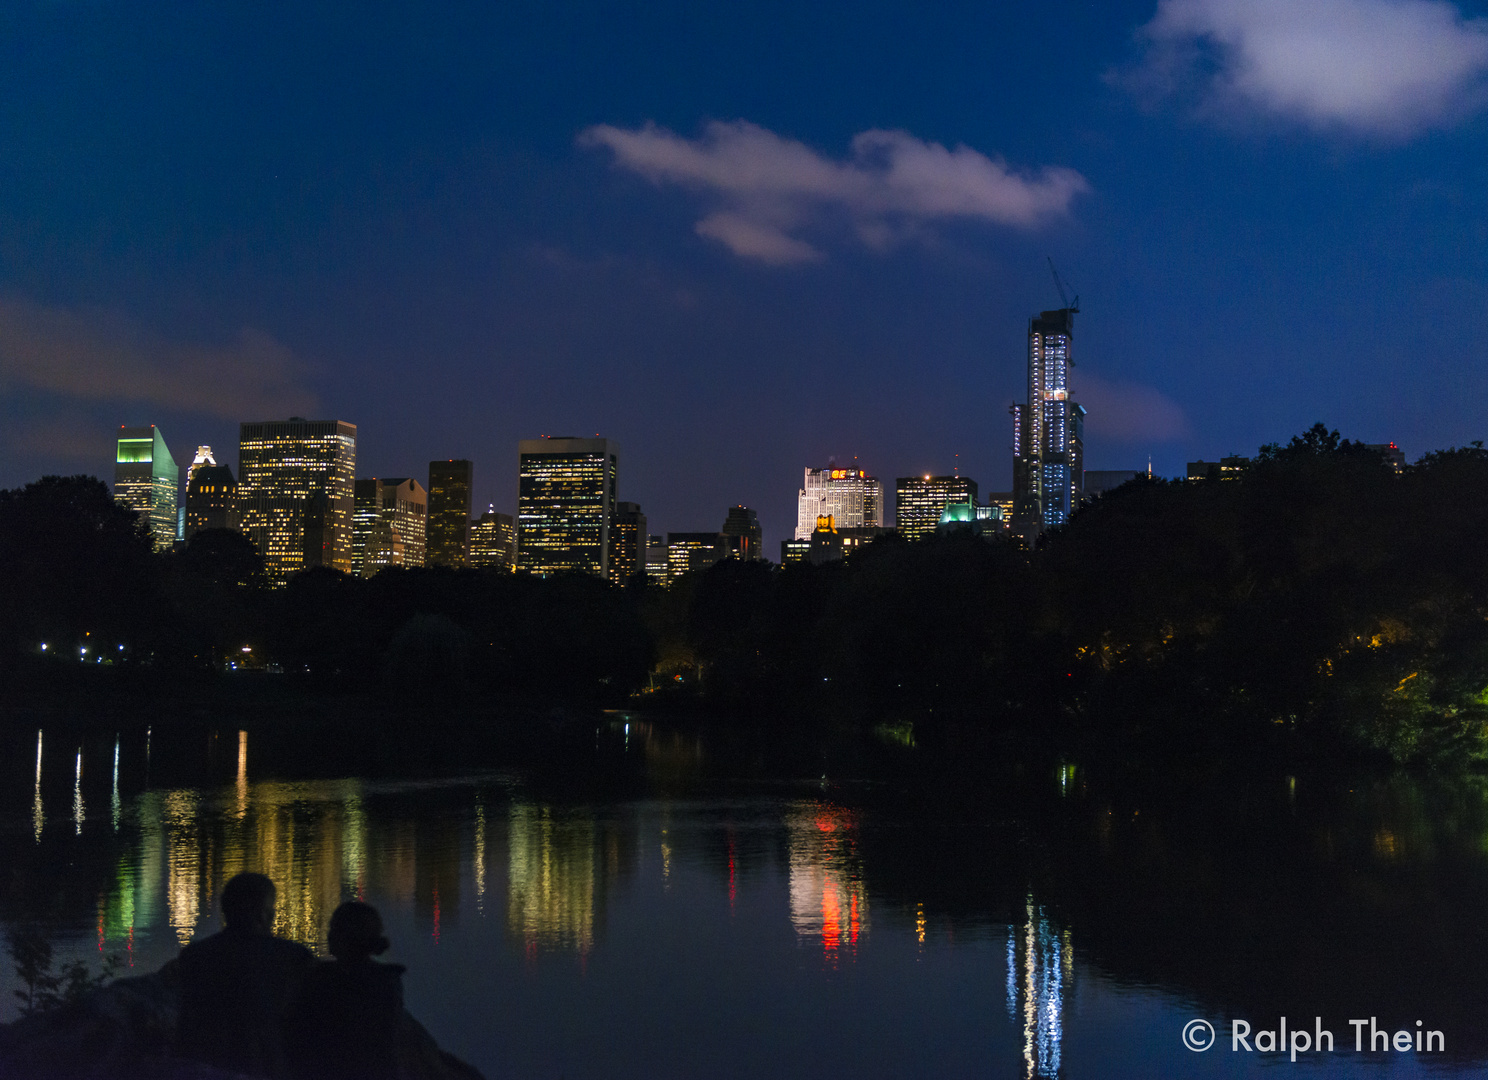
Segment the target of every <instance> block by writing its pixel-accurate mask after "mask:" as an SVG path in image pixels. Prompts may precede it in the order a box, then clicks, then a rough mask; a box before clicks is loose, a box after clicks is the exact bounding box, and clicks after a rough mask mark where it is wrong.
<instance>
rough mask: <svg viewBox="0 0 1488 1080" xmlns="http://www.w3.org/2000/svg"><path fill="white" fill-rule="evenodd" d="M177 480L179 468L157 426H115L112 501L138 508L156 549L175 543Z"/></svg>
mask: <svg viewBox="0 0 1488 1080" xmlns="http://www.w3.org/2000/svg"><path fill="white" fill-rule="evenodd" d="M180 482H181V470H180V468H179V467H178V466H177V465H176V459H175V458H174V457H172V456H171V452H170V448H169V447H167V446H166V445H165V436H163V435H162V434H161V433H160V429H159V428H158V427H156V426H155V425H154V424H151V425H149V426H148V427H121V428H119V440H118V443H117V444H116V446H115V453H114V501H115V502H116V503H118V504H119V505H120V506H127V507H129V508H130V509H131V510H135V511H138V512H139V514H140V515H141V519H142V520H143V521H144V522H145V523H146V524H147V526H148V528H149V530H150V536H151V538H152V539H153V540H154V542H155V548H156V550H157V551H166V550H169V548H170V546H171V545H172V544H173V543H175V540H176V506H177V501H178V493H179V490H180Z"/></svg>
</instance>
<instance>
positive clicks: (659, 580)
mask: <svg viewBox="0 0 1488 1080" xmlns="http://www.w3.org/2000/svg"><path fill="white" fill-rule="evenodd" d="M670 580H671V568H670V567H669V566H668V564H667V545H666V537H665V536H661V535H659V534H658V533H650V534H648V535H647V536H646V582H647V584H650V585H666V584H667V583H668V582H669V581H670Z"/></svg>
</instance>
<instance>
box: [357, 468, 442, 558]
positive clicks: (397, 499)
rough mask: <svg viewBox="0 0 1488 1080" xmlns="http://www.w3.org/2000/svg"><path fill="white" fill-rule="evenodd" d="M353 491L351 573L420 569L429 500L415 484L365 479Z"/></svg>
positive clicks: (405, 479) (404, 478)
mask: <svg viewBox="0 0 1488 1080" xmlns="http://www.w3.org/2000/svg"><path fill="white" fill-rule="evenodd" d="M355 490H356V509H355V511H354V512H353V515H352V540H351V572H352V573H353V574H359V575H361V576H362V577H371V576H372V575H373V574H375V573H377V572H378V571H379V570H382V569H384V568H386V567H389V566H423V565H424V552H425V546H426V537H427V521H428V512H429V497H428V494H427V493H426V492H425V491H424V489H423V487H422V486H420V484H419V482H418V481H417V480H414V479H413V478H412V477H407V476H400V477H397V478H395V479H388V480H381V479H378V478H377V477H369V478H367V479H365V480H358V481H357V482H356V489H355Z"/></svg>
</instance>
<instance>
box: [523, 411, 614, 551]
mask: <svg viewBox="0 0 1488 1080" xmlns="http://www.w3.org/2000/svg"><path fill="white" fill-rule="evenodd" d="M517 452H518V454H519V457H520V465H519V471H518V477H519V479H518V484H517V566H518V568H519V569H522V570H528V571H531V572H532V573H534V574H538V575H540V576H546V575H548V574H557V573H561V572H563V571H565V570H578V571H581V572H583V573H586V574H594V575H596V576H598V577H604V578H607V577H609V573H610V521H611V519H612V518H613V516H614V513H615V484H616V474H617V473H618V471H619V461H620V453H619V448H618V447H617V446H616V445H615V444H614V443H613V442H611V441H610V440H609V439H599V438H595V439H575V438H569V437H562V438H542V439H523V440H522V441H521V442H520V443H519V444H518V446H517Z"/></svg>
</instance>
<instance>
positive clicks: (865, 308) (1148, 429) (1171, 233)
mask: <svg viewBox="0 0 1488 1080" xmlns="http://www.w3.org/2000/svg"><path fill="white" fill-rule="evenodd" d="M432 7H434V8H435V9H436V10H425V9H424V8H422V7H415V6H413V5H408V6H405V7H397V8H393V7H384V6H379V5H376V4H359V5H351V4H346V5H342V6H335V7H326V6H321V5H313V4H305V3H296V4H293V5H282V6H277V7H275V6H271V5H265V4H259V3H255V4H247V3H224V4H210V5H207V4H200V3H191V4H169V3H155V4H147V5H141V4H123V3H116V2H111V0H93V2H60V0H49V2H44V3H28V2H26V0H15V2H13V3H10V4H7V5H5V7H4V10H3V11H0V386H3V403H4V406H3V408H4V416H3V429H0V485H4V486H12V485H15V484H20V483H23V482H25V481H27V480H31V479H34V478H35V477H37V476H39V475H41V474H42V473H45V472H93V473H98V474H100V475H104V476H108V475H109V474H110V472H111V464H110V461H111V445H112V444H111V431H112V429H114V428H116V427H117V426H118V425H120V424H141V423H151V422H153V423H158V424H159V425H161V427H162V429H163V430H164V432H165V434H166V437H167V439H168V440H169V441H170V444H171V446H172V448H173V449H174V450H175V451H176V453H177V456H178V458H180V459H182V460H183V463H184V461H185V460H189V456H190V451H191V450H192V448H194V447H195V446H196V444H197V443H199V442H206V443H210V444H212V445H213V446H214V447H216V448H217V449H218V450H219V451H220V452H222V454H223V455H224V456H225V458H226V459H227V460H228V462H229V463H231V464H233V465H234V466H236V443H237V422H238V421H239V420H245V419H266V418H271V417H279V416H287V415H289V414H291V413H295V414H299V415H313V416H317V417H323V418H338V419H344V420H350V421H352V422H354V423H356V424H358V425H359V428H360V443H359V449H358V472H359V474H361V475H385V476H393V475H403V474H411V475H414V476H417V477H419V478H420V479H421V480H422V479H423V477H424V475H425V470H426V466H427V462H428V460H429V459H430V458H431V457H436V456H438V457H452V456H465V457H471V458H473V459H474V460H475V462H476V478H477V488H478V497H479V499H480V501H481V502H482V503H485V502H494V503H495V504H496V506H497V508H498V509H502V510H507V511H510V510H511V509H513V507H514V504H515V500H516V443H517V440H518V439H519V438H525V437H532V436H535V435H540V434H579V435H591V434H593V433H596V432H599V433H603V434H605V435H608V436H610V437H612V438H615V439H617V440H618V441H619V443H620V446H621V454H622V456H621V478H620V494H621V498H623V499H627V500H632V501H637V502H639V503H641V505H642V507H643V509H644V510H645V511H646V512H647V513H648V515H649V517H650V524H651V528H652V531H664V530H692V529H705V528H715V527H717V526H718V525H719V524H721V522H722V520H723V515H724V510H725V507H726V506H728V505H730V504H732V503H738V502H742V503H745V504H747V505H751V506H755V507H757V508H758V509H759V510H760V516H761V519H762V522H763V524H764V526H765V529H766V534H767V539H768V540H769V541H770V542H771V543H772V544H773V543H774V541H776V540H778V539H779V538H780V537H781V536H782V535H784V534H786V533H787V532H788V531H789V529H790V528H791V527H792V526H793V523H794V515H795V491H796V487H797V485H798V484H799V483H800V477H801V469H802V467H803V466H805V465H807V464H817V465H821V464H825V463H826V461H827V459H828V458H829V457H832V456H835V457H836V458H837V459H838V460H839V461H843V460H848V459H851V458H853V457H856V458H857V459H858V461H859V462H860V464H861V465H862V466H863V467H865V468H867V469H869V470H870V471H872V472H875V473H876V474H878V475H879V476H881V477H883V478H884V479H885V481H886V482H887V484H888V485H889V486H892V481H893V477H895V476H896V475H903V474H909V473H920V472H928V471H935V472H948V471H950V470H951V469H952V468H953V467H954V466H956V465H957V463H958V461H959V464H960V467H961V469H962V471H963V472H965V473H967V474H969V475H971V476H973V477H974V478H975V479H976V480H977V481H978V482H979V484H980V485H981V487H982V489H983V490H984V491H990V490H999V489H1005V488H1006V487H1008V485H1009V482H1010V474H1011V466H1010V458H1009V452H1008V444H1009V441H1010V440H1009V421H1008V417H1007V412H1006V410H1007V406H1008V404H1009V403H1010V402H1012V401H1013V400H1014V399H1015V398H1017V397H1020V396H1021V395H1022V393H1023V383H1024V341H1023V334H1024V330H1025V327H1026V321H1027V318H1028V316H1029V315H1030V314H1031V313H1033V312H1034V311H1037V310H1038V309H1040V308H1045V307H1054V306H1057V294H1056V293H1055V292H1054V287H1053V284H1052V282H1051V281H1050V278H1049V274H1048V271H1047V268H1046V266H1045V263H1044V258H1045V256H1046V255H1052V256H1053V257H1054V259H1055V261H1056V262H1057V263H1058V264H1059V267H1060V270H1061V272H1062V273H1063V274H1064V276H1065V277H1066V278H1067V279H1068V281H1069V282H1070V283H1071V285H1072V287H1073V288H1074V289H1075V290H1077V291H1078V292H1079V294H1080V297H1081V304H1082V308H1083V312H1082V314H1081V316H1080V318H1079V321H1078V323H1077V337H1076V354H1075V356H1076V362H1077V369H1076V383H1075V388H1076V396H1077V398H1079V399H1081V400H1082V401H1084V403H1085V404H1086V406H1087V408H1088V409H1089V411H1090V416H1089V421H1088V428H1087V446H1088V461H1087V463H1088V466H1089V467H1090V468H1139V467H1144V466H1145V465H1146V463H1147V459H1148V456H1149V455H1151V458H1152V462H1153V465H1154V468H1155V469H1156V470H1157V471H1158V472H1160V473H1165V474H1176V473H1179V472H1181V471H1182V469H1183V466H1184V462H1185V461H1187V460H1188V459H1190V458H1193V457H1212V456H1216V455H1220V454H1225V453H1229V452H1236V451H1238V452H1251V451H1253V450H1254V449H1255V447H1256V446H1257V445H1258V444H1260V443H1262V442H1266V441H1272V440H1284V439H1285V438H1287V437H1288V436H1290V435H1291V434H1293V433H1295V432H1297V431H1299V430H1301V429H1302V428H1304V427H1306V426H1308V425H1309V424H1311V423H1312V422H1314V421H1315V420H1319V419H1321V420H1324V421H1326V422H1327V423H1328V424H1330V425H1331V426H1334V427H1338V428H1340V429H1341V430H1342V431H1343V433H1344V434H1346V435H1349V436H1352V437H1356V438H1361V439H1365V440H1368V441H1384V440H1390V439H1393V440H1395V441H1397V442H1399V443H1400V444H1401V445H1403V446H1404V447H1405V449H1406V451H1407V453H1408V454H1410V455H1411V456H1412V457H1415V456H1416V455H1418V454H1419V453H1420V452H1422V451H1424V450H1427V449H1432V448H1437V447H1442V446H1447V445H1452V444H1458V443H1463V442H1466V441H1468V440H1471V439H1476V438H1485V437H1488V423H1485V422H1484V405H1485V399H1488V366H1485V364H1484V360H1485V354H1488V139H1485V135H1488V110H1485V105H1488V96H1485V85H1488V84H1485V75H1488V30H1485V21H1484V16H1485V15H1488V3H1484V2H1475V3H1467V2H1461V3H1457V4H1451V3H1445V2H1429V0H1315V2H1311V3H1308V4H1296V3H1294V2H1292V0H1164V2H1163V3H1162V4H1161V6H1159V5H1158V3H1157V2H1156V0H1142V2H1134V3H1126V2H1107V3H1057V2H1041V3H1036V4H1035V3H1028V4H1019V3H982V4H976V5H964V6H958V5H942V6H939V7H938V8H936V10H934V11H932V12H929V13H926V12H924V11H916V10H911V8H910V6H909V5H903V4H893V5H875V4H872V3H863V2H857V3H853V4H841V3H819V4H814V5H801V4H749V5H727V6H721V5H700V4H695V3H687V4H668V3H652V4H648V5H615V4H578V3H568V4H561V5H555V4H526V5H523V4H502V5H496V4H469V5H458V6H456V7H455V9H454V10H453V11H439V10H437V8H438V5H434V6H432ZM873 132H878V133H895V134H878V135H874V134H868V135H864V133H873ZM860 135H862V136H863V138H861V139H858V141H857V142H855V141H854V140H855V139H856V138H857V137H858V136H860ZM958 147H962V148H963V149H960V150H958V149H957V148H958ZM957 455H959V459H958V457H957Z"/></svg>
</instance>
